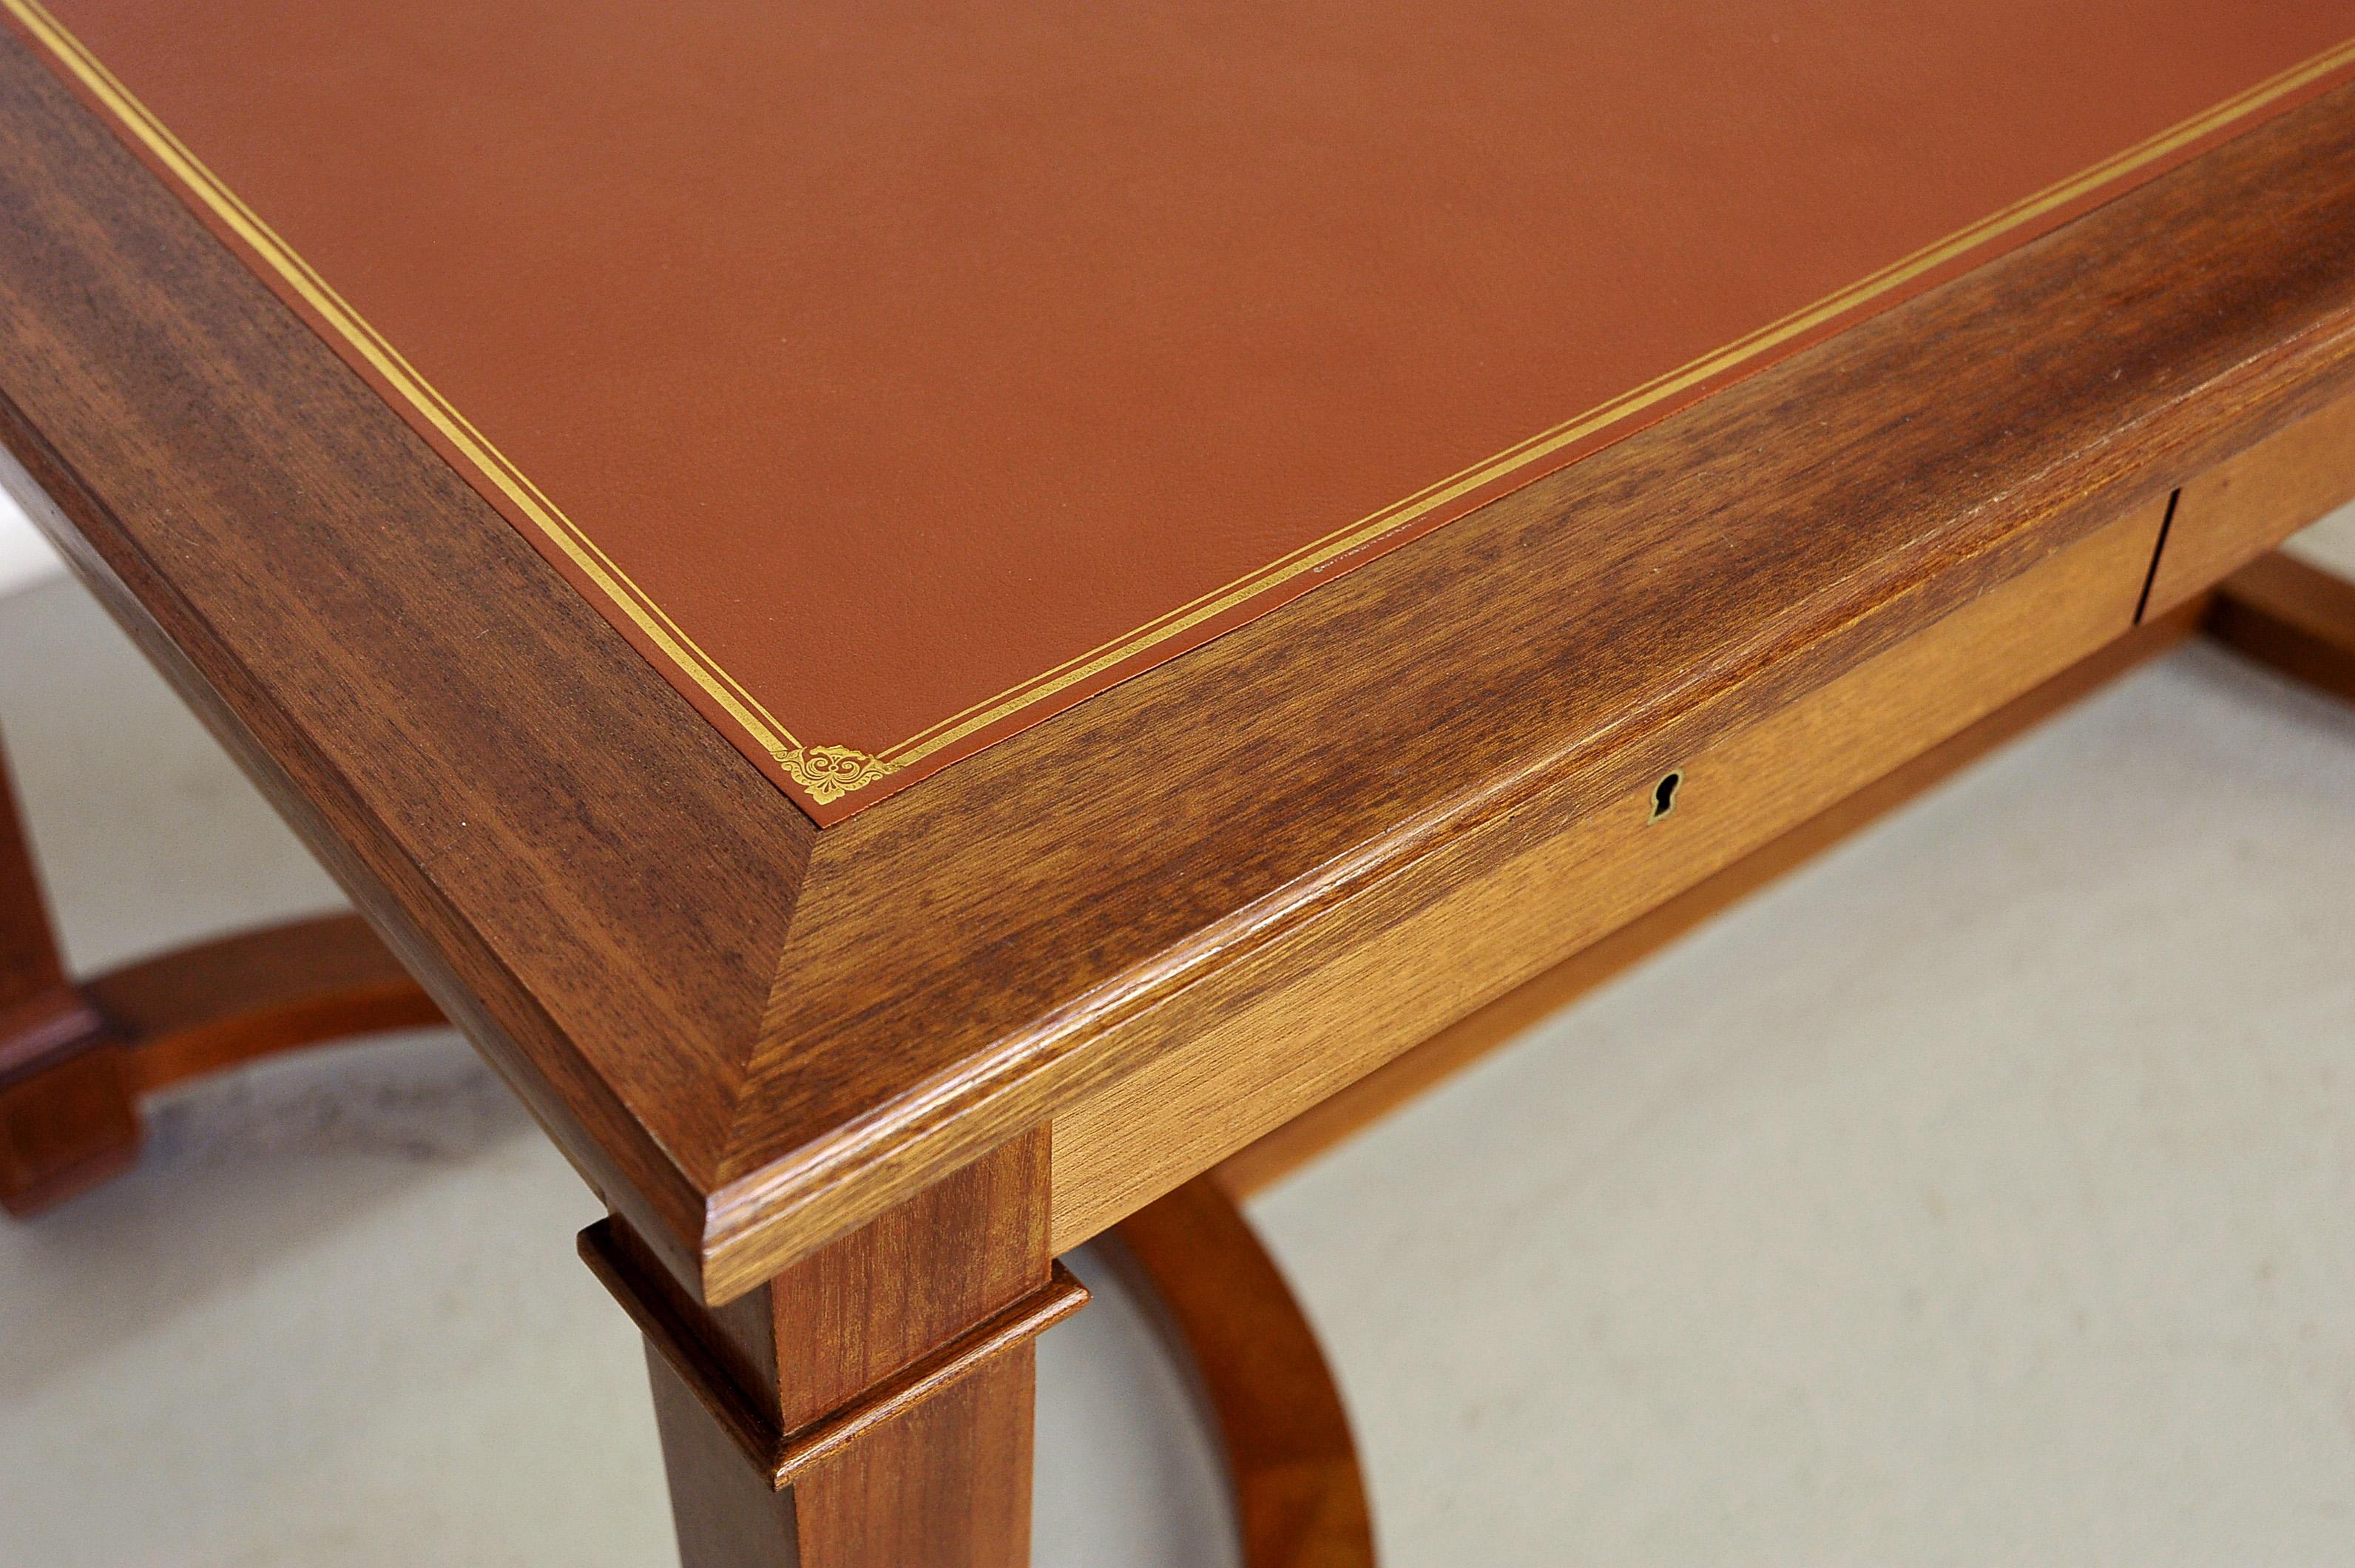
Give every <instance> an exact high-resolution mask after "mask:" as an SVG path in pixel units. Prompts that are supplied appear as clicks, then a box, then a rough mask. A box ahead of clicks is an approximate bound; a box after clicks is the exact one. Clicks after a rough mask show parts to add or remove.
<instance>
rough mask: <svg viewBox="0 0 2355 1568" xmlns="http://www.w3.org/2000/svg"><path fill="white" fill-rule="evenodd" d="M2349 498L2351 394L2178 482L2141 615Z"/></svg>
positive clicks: (2198, 587)
mask: <svg viewBox="0 0 2355 1568" xmlns="http://www.w3.org/2000/svg"><path fill="white" fill-rule="evenodd" d="M2350 500H2355V398H2350V399H2346V400H2341V401H2339V402H2336V403H2333V404H2331V405H2330V406H2329V407H2328V408H2324V409H2320V410H2318V411H2316V412H2314V413H2311V414H2308V415H2307V417H2306V418H2304V419H2302V420H2299V421H2297V422H2296V423H2295V424H2293V425H2291V426H2290V427H2289V428H2288V429H2286V430H2282V431H2277V432H2275V433H2274V434H2272V435H2269V436H2267V437H2266V438H2265V439H2264V440H2263V441H2261V442H2259V443H2257V444H2256V445H2254V446H2253V447H2251V448H2249V450H2247V451H2246V452H2243V453H2239V454H2238V455H2237V456H2234V457H2232V458H2230V459H2228V460H2226V461H2225V462H2222V463H2220V464H2217V465H2216V466H2215V467H2213V468H2211V469H2210V470H2208V472H2206V473H2205V474H2200V475H2195V476H2194V477H2193V478H2191V479H2190V480H2189V481H2187V482H2186V483H2185V485H2184V486H2183V494H2182V496H2181V498H2180V499H2179V501H2178V502H2177V504H2176V507H2175V516H2174V517H2172V518H2170V519H2169V522H2168V526H2167V549H2165V550H2164V551H2163V552H2161V554H2160V556H2159V558H2158V571H2155V572H2154V573H2152V575H2151V580H2150V603H2149V611H2148V613H2152V614H2158V613H2164V612H2166V611H2168V610H2170V609H2172V608H2174V607H2175V606H2176V605H2178V604H2180V603H2183V602H2184V601H2185V600H2187V599H2189V598H2190V597H2191V596H2192V595H2193V594H2195V593H2198V592H2201V591H2203V590H2205V589H2207V588H2209V587H2211V586H2212V585H2214V584H2215V583H2216V582H2217V581H2220V580H2222V578H2224V577H2225V576H2227V575H2228V574H2230V573H2232V572H2234V571H2239V570H2240V569H2241V568H2242V567H2243V566H2246V565H2247V564H2248V563H2249V562H2251V561H2253V560H2256V559H2257V558H2258V557H2259V556H2261V555H2263V554H2264V553H2265V551H2267V550H2269V549H2273V547H2274V546H2275V545H2277V544H2279V543H2281V541H2282V540H2284V539H2287V538H2289V536H2290V535H2292V534H2294V533H2296V532H2297V530H2298V529H2300V528H2304V527H2306V526H2307V524H2308V523H2310V522H2313V521H2314V520H2315V519H2316V518H2318V517H2321V516H2322V515H2323V514H2324V513H2325V512H2328V511H2330V510H2332V509H2333V508H2335V507H2339V506H2340V505H2342V504H2344V503H2345V502H2347V501H2350Z"/></svg>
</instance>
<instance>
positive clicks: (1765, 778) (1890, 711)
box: [1053, 497, 2166, 1252]
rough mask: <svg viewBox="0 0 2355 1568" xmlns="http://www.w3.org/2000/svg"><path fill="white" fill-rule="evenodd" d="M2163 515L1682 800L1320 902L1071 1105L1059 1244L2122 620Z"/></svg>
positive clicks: (1238, 1143) (1721, 762) (2064, 561)
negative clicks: (1138, 1060) (1481, 864)
mask: <svg viewBox="0 0 2355 1568" xmlns="http://www.w3.org/2000/svg"><path fill="white" fill-rule="evenodd" d="M2165 509H2166V503H2165V500H2164V498H2163V497H2162V498H2161V499H2159V500H2158V501H2157V502H2154V503H2153V504H2151V505H2149V506H2147V507H2142V508H2140V509H2138V510H2137V511H2136V512H2134V513H2133V514H2131V515H2129V516H2126V517H2120V518H2119V519H2118V520H2116V521H2115V522H2114V523H2112V524H2110V525H2109V526H2108V527H2106V528H2103V529H2102V530H2101V531H2099V532H2097V533H2096V534H2094V536H2093V537H2091V538H2089V539H2084V540H2083V541H2082V542H2080V543H2078V544H2076V545H2073V546H2072V547H2070V548H2068V549H2063V550H2062V551H2060V552H2058V553H2057V554H2055V555H2053V556H2051V557H2050V558H2048V559H2047V560H2044V561H2042V562H2041V563H2040V564H2038V565H2036V566H2034V567H2031V568H2030V569H2029V570H2028V571H2025V572H2022V573H2021V574H2020V575H2019V576H2017V577H2015V578H2013V579H2012V580H2011V581H2009V582H2006V583H2004V584H2002V585H2001V586H1999V587H1998V588H1995V589H1993V590H1991V591H1989V592H1987V593H1985V594H1983V595H1981V596H1980V597H1979V598H1977V599H1976V600H1974V601H1972V602H1971V603H1966V604H1965V605H1963V606H1962V607H1960V608H1959V609H1956V610H1955V611H1954V612H1953V613H1950V614H1948V615H1947V616H1945V618H1944V619H1943V620H1941V621H1939V622H1937V623H1936V624H1933V625H1931V626H1929V627H1927V628H1925V629H1924V630H1923V631H1922V632H1920V633H1918V634H1916V635H1913V637H1911V638H1909V639H1908V640H1906V641H1905V642H1903V643H1902V644H1900V645H1897V646H1895V647H1893V648H1891V649H1889V650H1888V651H1887V652H1885V653H1882V654H1881V655H1879V656H1876V657H1874V658H1872V659H1870V660H1868V661H1867V662H1866V663H1864V664H1862V665H1860V666H1859V667H1856V668H1854V669H1852V670H1850V671H1849V672H1848V673H1847V674H1846V675H1843V676H1841V677H1838V678H1837V679H1834V680H1833V681H1831V682H1830V683H1828V685H1826V686H1823V687H1821V688H1818V689H1817V690H1816V691H1814V692H1813V693H1811V694H1810V695H1808V696H1806V697H1805V698H1803V699H1799V700H1798V701H1796V702H1794V703H1792V704H1790V705H1789V706H1788V707H1786V708H1785V709H1782V710H1780V711H1778V712H1774V713H1772V714H1770V715H1768V716H1767V717H1765V718H1764V719H1761V720H1756V721H1754V722H1753V723H1751V724H1748V725H1746V726H1744V727H1742V728H1741V729H1738V730H1735V731H1732V732H1730V733H1727V734H1724V735H1722V736H1721V737H1719V738H1718V739H1716V740H1715V741H1713V742H1711V743H1710V744H1709V745H1707V746H1706V747H1705V748H1703V749H1701V750H1700V752H1698V753H1697V754H1693V755H1689V756H1686V757H1682V758H1679V759H1677V760H1676V766H1677V769H1678V778H1679V783H1678V787H1677V789H1676V791H1675V794H1674V795H1673V810H1671V811H1668V812H1667V813H1665V814H1659V815H1657V816H1656V813H1657V811H1658V805H1659V804H1660V803H1659V801H1658V793H1659V787H1660V786H1659V784H1658V783H1657V782H1651V781H1647V782H1646V783H1645V784H1642V785H1640V786H1639V787H1637V788H1635V789H1633V790H1631V791H1630V792H1629V793H1628V794H1627V795H1625V797H1624V798H1622V799H1620V800H1618V801H1615V802H1614V803H1612V804H1611V805H1608V806H1606V807H1604V808H1602V809H1598V810H1593V811H1590V812H1588V813H1586V814H1585V815H1583V816H1580V817H1578V818H1576V819H1574V820H1572V821H1569V822H1567V823H1565V824H1564V825H1563V826H1562V827H1561V828H1560V829H1558V830H1556V831H1553V832H1552V833H1550V835H1549V836H1546V837H1540V838H1536V839H1534V840H1533V841H1531V842H1529V844H1528V845H1527V847H1526V848H1521V849H1520V850H1518V852H1517V853H1515V854H1514V855H1513V856H1512V857H1511V858H1510V859H1505V860H1503V861H1501V863H1497V864H1495V865H1492V866H1491V867H1489V868H1488V869H1487V870H1486V871H1485V872H1484V873H1483V874H1481V875H1479V876H1477V877H1476V878H1471V879H1467V880H1463V881H1460V882H1457V883H1455V885H1453V886H1452V887H1451V888H1450V889H1449V891H1447V892H1445V893H1444V895H1443V896H1440V897H1438V898H1436V899H1431V900H1428V901H1420V902H1418V901H1414V900H1413V899H1412V894H1411V890H1409V889H1408V888H1407V884H1408V883H1409V882H1410V880H1412V877H1413V876H1414V873H1412V872H1407V873H1402V874H1401V877H1400V878H1398V879H1396V881H1397V884H1398V886H1397V887H1395V888H1377V889H1374V890H1370V891H1368V892H1367V893H1366V894H1364V895H1362V896H1361V898H1360V899H1358V900H1352V901H1350V902H1349V903H1348V904H1346V905H1343V906H1341V907H1340V908H1338V909H1337V910H1335V911H1333V912H1330V913H1328V914H1327V915H1326V916H1323V917H1320V918H1322V919H1327V920H1330V921H1332V922H1333V923H1334V928H1333V930H1332V932H1331V933H1330V934H1329V936H1328V937H1327V939H1326V940H1324V941H1323V942H1321V943H1320V944H1318V953H1317V957H1316V962H1315V964H1314V965H1313V966H1307V967H1301V968H1294V967H1293V965H1295V963H1296V962H1299V961H1296V960H1295V959H1294V958H1291V957H1288V956H1275V957H1269V958H1258V957H1254V958H1249V959H1245V960H1243V961H1241V963H1239V964H1238V965H1235V966H1234V968H1233V969H1231V970H1230V971H1228V972H1227V973H1225V974H1223V975H1221V976H1220V977H1219V978H1218V979H1216V980H1212V981H1206V982H1204V983H1203V986H1202V987H1199V989H1200V990H1201V991H1203V992H1204V993H1206V994H1207V993H1210V992H1217V993H1219V997H1218V998H1217V999H1215V1000H1209V999H1205V1000H1189V999H1181V1001H1180V1002H1179V1003H1177V1004H1173V1006H1172V1007H1171V1008H1169V1009H1168V1010H1169V1012H1170V1013H1171V1014H1172V1015H1173V1016H1172V1017H1171V1018H1170V1019H1168V1021H1167V1023H1166V1024H1165V1025H1164V1026H1163V1027H1164V1028H1166V1029H1167V1034H1168V1038H1169V1045H1168V1048H1167V1051H1166V1053H1165V1054H1163V1055H1162V1056H1160V1057H1158V1058H1157V1059H1156V1060H1154V1061H1150V1062H1148V1063H1147V1064H1146V1065H1145V1066H1143V1067H1140V1068H1138V1069H1137V1070H1136V1071H1135V1072H1131V1073H1130V1074H1128V1075H1127V1076H1125V1077H1123V1078H1120V1079H1117V1080H1115V1081H1114V1082H1112V1083H1108V1084H1106V1085H1105V1086H1103V1088H1102V1089H1099V1090H1098V1091H1096V1092H1095V1093H1093V1094H1092V1095H1090V1096H1089V1097H1088V1098H1086V1099H1084V1100H1082V1101H1081V1102H1080V1103H1079V1104H1076V1105H1073V1106H1071V1107H1069V1108H1068V1109H1066V1110H1065V1111H1064V1112H1063V1113H1062V1114H1061V1115H1058V1116H1057V1117H1056V1118H1055V1125H1054V1153H1053V1179H1054V1206H1053V1214H1054V1236H1053V1245H1054V1248H1055V1250H1056V1251H1058V1252H1060V1251H1063V1250H1065V1249H1066V1248H1069V1247H1071V1246H1074V1245H1077V1244H1078V1243H1081V1242H1082V1241H1085V1240H1086V1239H1087V1238H1088V1237H1089V1236H1091V1235H1092V1234H1094V1233H1095V1232H1097V1231H1099V1230H1101V1229H1102V1228H1103V1227H1104V1226H1105V1225H1108V1224H1111V1223H1112V1222H1114V1221H1117V1220H1118V1219H1120V1218H1121V1217H1122V1216H1123V1215H1124V1214H1127V1213H1130V1212H1132V1211H1135V1209H1137V1208H1138V1207H1140V1206H1141V1205H1143V1204H1145V1203H1146V1202H1149V1201H1151V1200H1153V1199H1155V1198H1156V1197H1159V1196H1160V1195H1161V1194H1162V1193H1163V1192H1166V1191H1167V1190H1168V1189H1170V1188H1171V1187H1173V1186H1175V1185H1176V1184H1177V1183H1178V1182H1179V1181H1182V1180H1184V1179H1187V1178H1188V1177H1190V1176H1192V1175H1194V1174H1195V1173H1196V1172H1197V1171H1199V1170H1202V1169H1204V1168H1208V1167H1209V1165H1210V1164H1212V1163H1213V1162H1215V1161H1217V1160H1219V1159H1221V1158H1223V1157H1226V1156H1228V1155H1230V1154H1232V1153H1233V1152H1235V1151H1236V1150H1237V1149H1239V1148H1241V1147H1243V1146H1244V1145H1246V1144H1248V1143H1250V1142H1252V1140H1253V1139H1255V1138H1257V1137H1258V1136H1261V1135H1262V1134H1263V1133H1266V1132H1268V1131H1270V1130H1271V1129H1273V1127H1275V1126H1277V1125H1280V1124H1282V1123H1284V1122H1285V1121H1288V1120H1290V1119H1291V1118H1292V1117H1293V1116H1295V1115H1299V1114H1300V1113H1301V1112H1303V1111H1305V1110H1306V1109H1307V1108H1308V1107H1309V1106H1311V1105H1314V1104H1317V1103H1319V1102H1320V1101H1322V1100H1323V1099H1325V1098H1326V1097H1327V1095H1330V1094H1332V1093H1336V1092H1337V1091H1338V1090H1340V1089H1341V1088H1343V1087H1344V1086H1345V1085H1347V1084H1348V1083H1351V1082H1353V1081H1354V1080H1356V1079H1358V1078H1360V1077H1362V1076H1364V1075H1365V1074H1366V1073H1367V1072H1369V1071H1371V1070H1372V1069H1374V1068H1376V1067H1379V1066H1380V1065H1381V1064H1382V1063H1383V1062H1384V1061H1388V1060H1390V1059H1391V1058H1392V1057H1395V1056H1396V1055H1397V1054H1398V1053H1399V1052H1401V1051H1404V1050H1406V1049H1407V1048H1408V1047H1410V1046H1412V1045H1414V1044H1416V1043H1418V1042H1419V1041H1421V1040H1424V1039H1426V1038H1428V1037H1429V1036H1430V1035H1432V1034H1433V1033H1434V1032H1436V1031H1437V1030H1438V1029H1443V1028H1444V1027H1445V1026H1446V1025H1448V1024H1450V1023H1452V1022H1454V1021H1455V1019H1458V1018H1461V1017H1463V1016H1464V1015H1465V1013H1467V1012H1469V1011H1471V1010H1472V1009H1473V1008H1476V1007H1479V1006H1481V1005H1482V1004H1484V1003H1486V1002H1487V1001H1489V1000H1490V999H1492V998H1494V997H1497V996H1499V995H1501V994H1502V993H1504V992H1505V991H1507V990H1508V989H1510V988H1511V987H1515V986H1517V985H1518V984H1520V983H1521V982H1523V981H1526V980H1528V979H1529V978H1530V977H1531V976H1535V975H1537V974H1539V973H1540V972H1541V971H1543V970H1545V969H1547V968H1549V967H1550V966H1551V965H1554V964H1557V963H1559V962H1561V960H1562V959H1564V958H1566V957H1568V956H1569V955H1572V954H1573V953H1576V952H1578V951H1579V950H1581V949H1582V948H1584V947H1586V946H1587V945H1588V944H1592V943H1593V942H1595V941H1597V940H1599V939H1600V938H1602V937H1604V936H1605V935H1607V934H1609V933H1611V932H1612V931H1614V930H1615V929H1617V928H1618V927H1620V926H1622V925H1625V923H1628V922H1629V921H1631V920H1634V919H1636V917H1638V916H1640V915H1642V914H1643V913H1644V912H1646V911H1647V910H1649V909H1651V908H1653V907H1655V906H1657V905H1658V904H1659V903H1661V902H1663V901H1666V900H1668V898H1671V897H1673V896H1674V895H1676V894H1677V893H1678V892H1680V891H1683V890H1684V889H1686V888H1689V887H1690V886H1692V885H1693V884H1694V883H1696V882H1698V881H1700V880H1702V879H1703V878H1705V877H1707V876H1709V875H1710V874H1711V873H1712V872H1715V871H1716V870H1718V869H1721V867H1724V866H1726V865H1728V864H1730V863H1732V861H1734V860H1735V859H1739V858H1741V857H1742V855H1744V854H1746V853H1748V852H1749V851H1750V850H1752V849H1753V848H1757V847H1759V846H1760V845H1763V844H1764V843H1767V842H1768V841H1770V840H1772V839H1774V837H1777V836H1778V835H1780V834H1782V833H1783V832H1785V831H1786V830H1787V829H1789V828H1790V827H1794V826H1795V825H1796V824H1798V823H1801V822H1804V821H1806V819H1808V818H1809V817H1811V816H1814V815H1815V814H1816V813H1817V812H1819V811H1821V810H1823V809H1825V808H1826V807H1827V806H1829V805H1833V804H1834V803H1836V802H1838V801H1839V800H1842V799H1844V798H1846V797H1848V796H1849V795H1851V794H1853V793H1854V792H1855V791H1857V790H1858V789H1860V788H1862V787H1863V786H1864V785H1866V784H1870V783H1871V782H1873V781H1874V780H1876V779H1878V778H1880V777H1881V776H1882V775H1883V774H1885V773H1889V772H1890V771H1891V770H1892V769H1894V768H1897V767H1899V766H1901V765H1902V764H1903V763H1906V762H1908V761H1910V760H1912V759H1913V758H1914V757H1915V756H1918V755H1920V754H1921V753H1923V752H1926V751H1928V750H1929V749H1930V748H1931V747H1933V746H1935V745H1936V744H1938V743H1939V742H1940V741H1944V740H1945V739H1946V738H1947V737H1949V736H1951V735H1953V734H1955V732H1956V731H1960V730H1962V729H1964V728H1966V726H1968V725H1969V724H1971V723H1973V722H1974V721H1976V720H1978V719H1980V718H1982V717H1983V716H1985V715H1986V714H1987V713H1989V712H1992V711H1993V710H1994V709H1998V708H1999V707H2001V706H2002V705H2003V704H2005V703H2007V702H2009V701H2010V700H2011V699H2013V698H2016V697H2018V696H2019V695H2020V694H2022V693H2024V692H2026V691H2028V690H2030V688H2034V687H2036V686H2038V685H2040V684H2041V683H2042V682H2043V681H2045V680H2046V679H2048V678H2050V677H2052V676H2054V675H2057V674H2058V673H2060V672H2061V671H2062V670H2065V669H2067V668H2069V667H2071V666H2073V665H2074V664H2075V663H2077V661H2079V660H2080V659H2083V658H2084V657H2085V656H2088V655H2090V654H2092V653H2094V652H2095V651H2096V650H2098V649H2100V648H2102V647H2103V646H2104V645H2106V644H2108V643H2110V642H2111V641H2113V640H2114V639H2115V638H2117V637H2119V636H2122V635H2125V634H2126V632H2127V631H2128V630H2129V629H2130V628H2131V626H2132V625H2133V623H2134V613H2135V603H2136V601H2137V598H2139V597H2140V595H2141V592H2142V588H2143V583H2144V581H2145V579H2146V578H2147V575H2148V572H2149V569H2150V560H2151V551H2152V549H2153V548H2154V546H2155V545H2156V544H2157V542H2158V528H2159V521H2160V518H2161V516H2162V515H2163V513H2164V511H2165ZM1459 848H1461V847H1459ZM1449 852H1451V853H1453V852H1456V851H1449Z"/></svg>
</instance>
